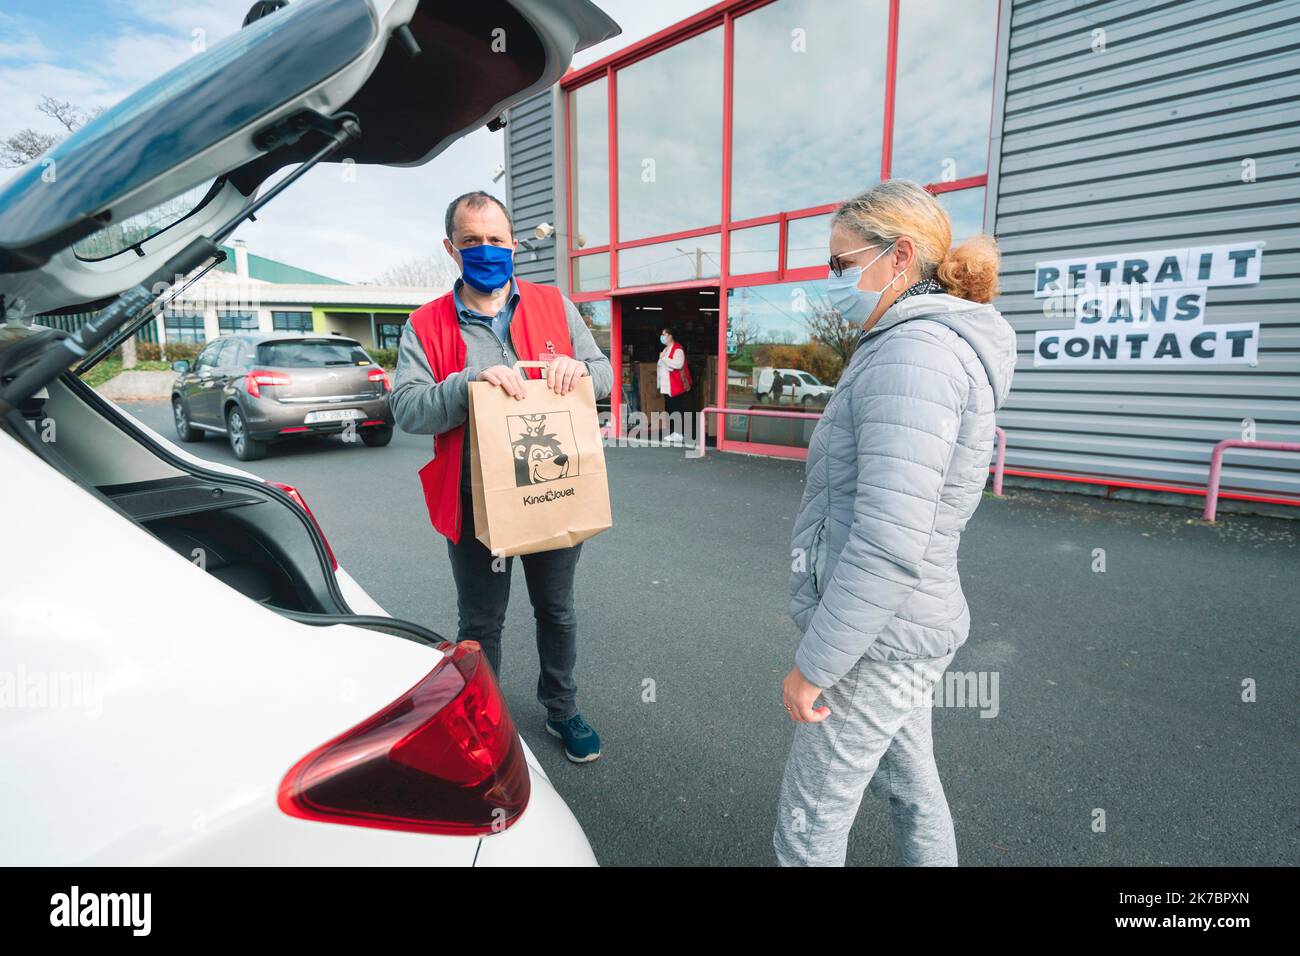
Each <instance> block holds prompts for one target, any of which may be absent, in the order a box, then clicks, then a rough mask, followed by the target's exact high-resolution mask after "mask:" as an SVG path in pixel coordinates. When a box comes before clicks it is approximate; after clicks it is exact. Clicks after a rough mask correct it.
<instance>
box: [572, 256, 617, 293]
mask: <svg viewBox="0 0 1300 956" xmlns="http://www.w3.org/2000/svg"><path fill="white" fill-rule="evenodd" d="M608 288H609V253H608V252H597V253H595V254H594V255H590V256H574V257H573V291H574V292H604V291H605V290H606V289H608Z"/></svg>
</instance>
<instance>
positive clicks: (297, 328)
mask: <svg viewBox="0 0 1300 956" xmlns="http://www.w3.org/2000/svg"><path fill="white" fill-rule="evenodd" d="M271 327H272V328H274V329H275V331H277V332H310V331H311V330H312V327H311V313H310V312H272V313H271Z"/></svg>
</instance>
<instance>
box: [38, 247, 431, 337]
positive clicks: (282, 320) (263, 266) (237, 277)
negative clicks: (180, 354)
mask: <svg viewBox="0 0 1300 956" xmlns="http://www.w3.org/2000/svg"><path fill="white" fill-rule="evenodd" d="M221 249H222V251H223V252H224V253H225V254H226V258H225V260H224V261H223V262H221V263H219V264H218V265H217V266H216V267H215V268H214V269H212V271H210V272H209V273H208V274H207V275H205V276H204V277H203V278H201V279H199V280H198V281H196V282H195V283H194V284H193V285H191V286H190V287H189V288H187V289H186V290H185V291H184V293H183V294H182V295H181V296H180V297H179V298H178V299H177V301H176V302H174V303H173V304H172V305H170V306H169V307H167V308H165V309H163V310H161V311H160V312H159V313H158V314H157V315H156V316H155V317H154V319H153V320H152V321H151V322H147V323H146V324H145V325H144V326H142V327H141V329H140V331H139V332H137V333H136V338H137V340H138V341H141V342H146V343H157V342H160V341H161V342H164V343H168V344H170V343H186V344H202V343H203V342H207V341H210V340H212V339H215V338H216V337H217V336H219V335H225V334H227V333H230V332H241V331H262V332H311V333H331V334H336V335H345V336H348V337H349V338H353V339H356V340H357V341H358V342H360V343H361V344H362V345H363V346H364V347H366V348H380V349H396V348H397V342H398V339H399V338H400V337H401V334H402V326H403V325H405V324H406V320H407V318H408V317H409V316H410V314H411V312H413V311H414V310H415V309H417V308H419V307H420V306H421V305H423V304H424V303H425V302H429V301H431V300H433V299H436V298H437V297H438V296H440V295H442V294H443V293H444V292H446V291H447V289H446V288H414V287H405V286H381V285H371V284H367V283H349V282H343V281H342V280H340V279H333V278H330V277H329V276H325V275H321V274H320V273H317V272H311V271H310V270H307V269H302V268H299V267H297V266H293V265H289V264H288V263H285V262H280V261H279V260H276V259H268V258H267V257H265V256H259V255H256V254H254V253H251V252H249V251H248V249H247V248H246V246H245V245H244V243H243V241H242V240H239V239H236V240H235V241H234V242H233V243H232V244H231V245H228V246H222V247H221ZM91 314H92V313H83V314H76V315H59V316H40V317H38V318H37V319H36V321H37V322H39V323H40V324H42V325H50V326H54V327H56V328H62V329H65V330H67V331H73V330H75V329H77V328H79V327H80V326H81V324H82V323H83V322H85V321H86V320H87V319H88V318H89V317H90V315H91Z"/></svg>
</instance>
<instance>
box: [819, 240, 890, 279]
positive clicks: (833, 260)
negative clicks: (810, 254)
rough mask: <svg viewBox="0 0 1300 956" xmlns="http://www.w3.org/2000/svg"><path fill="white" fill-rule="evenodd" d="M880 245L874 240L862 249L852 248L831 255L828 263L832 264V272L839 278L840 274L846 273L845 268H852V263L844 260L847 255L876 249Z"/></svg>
mask: <svg viewBox="0 0 1300 956" xmlns="http://www.w3.org/2000/svg"><path fill="white" fill-rule="evenodd" d="M879 246H880V243H878V242H873V243H871V245H869V246H863V247H862V248H861V249H850V250H849V251H848V252H841V253H840V254H839V255H835V256H831V257H830V258H829V259H827V260H826V264H827V265H828V266H830V270H831V274H832V275H834V276H835V278H837V279H838V278H839V277H840V276H842V275H844V270H845V269H849V268H852V267H851V266H850V265H848V264H847V263H845V261H844V257H845V256H855V255H857V254H858V253H859V252H866V251H867V250H868V249H876V248H878V247H879Z"/></svg>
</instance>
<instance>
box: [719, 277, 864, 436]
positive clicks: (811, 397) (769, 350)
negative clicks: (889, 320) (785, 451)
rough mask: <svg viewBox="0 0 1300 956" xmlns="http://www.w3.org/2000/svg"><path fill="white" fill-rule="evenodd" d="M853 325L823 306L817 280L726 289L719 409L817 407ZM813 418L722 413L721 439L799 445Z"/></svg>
mask: <svg viewBox="0 0 1300 956" xmlns="http://www.w3.org/2000/svg"><path fill="white" fill-rule="evenodd" d="M860 334H861V329H860V328H859V327H858V326H857V325H855V324H854V323H852V322H848V321H846V320H845V319H844V318H843V317H842V316H840V314H839V313H838V312H836V311H835V310H834V309H832V308H831V306H830V302H829V301H828V300H827V298H826V283H825V281H824V280H821V279H817V280H812V281H807V282H785V283H780V284H773V285H763V286H746V287H742V288H739V289H729V290H728V291H727V407H728V408H739V409H752V408H766V409H786V410H791V409H793V410H795V411H808V412H818V411H821V409H823V408H825V407H826V401H827V400H828V399H829V398H830V396H831V392H832V391H833V390H834V387H835V383H836V382H838V381H839V379H840V375H841V373H842V372H843V371H844V367H845V365H846V364H847V363H848V359H849V357H850V356H851V355H852V354H853V349H854V347H855V346H856V345H857V341H858V337H859V335H860ZM814 424H816V422H815V421H814V420H813V419H780V418H758V417H754V416H749V415H745V416H735V417H734V418H733V417H732V416H728V418H727V438H729V439H732V440H734V441H749V442H758V443H761V444H768V445H794V446H799V447H806V446H807V444H808V438H809V436H810V435H811V434H812V426H813V425H814Z"/></svg>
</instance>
